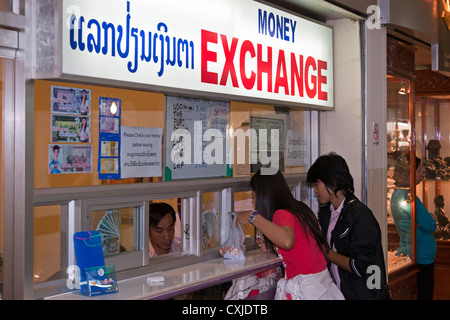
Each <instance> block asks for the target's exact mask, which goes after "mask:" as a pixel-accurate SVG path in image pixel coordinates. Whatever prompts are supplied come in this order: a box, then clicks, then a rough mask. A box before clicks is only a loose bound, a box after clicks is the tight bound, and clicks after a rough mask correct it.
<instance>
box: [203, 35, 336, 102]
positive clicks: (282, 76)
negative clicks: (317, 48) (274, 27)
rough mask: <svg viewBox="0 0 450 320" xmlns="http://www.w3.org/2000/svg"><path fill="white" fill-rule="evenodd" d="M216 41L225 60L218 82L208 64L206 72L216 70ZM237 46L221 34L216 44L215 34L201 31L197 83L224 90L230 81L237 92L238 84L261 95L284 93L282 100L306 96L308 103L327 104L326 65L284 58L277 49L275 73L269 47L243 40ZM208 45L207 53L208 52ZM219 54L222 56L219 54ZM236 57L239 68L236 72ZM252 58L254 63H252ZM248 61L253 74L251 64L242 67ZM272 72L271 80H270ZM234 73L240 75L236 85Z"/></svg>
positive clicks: (297, 57)
mask: <svg viewBox="0 0 450 320" xmlns="http://www.w3.org/2000/svg"><path fill="white" fill-rule="evenodd" d="M218 41H221V42H222V50H223V56H224V57H225V62H224V65H223V69H222V72H221V75H220V81H219V73H216V72H213V71H208V63H209V67H210V68H211V66H214V67H215V68H214V69H212V68H211V70H217V69H218V67H220V66H218V65H217V62H218V54H219V53H218V52H217V51H216V50H217V49H218V50H220V49H219V48H220V45H218V44H219V43H218ZM239 43H240V42H239V39H238V38H234V37H233V38H231V41H228V38H227V36H226V35H222V34H221V35H220V40H219V34H218V33H215V32H211V31H207V30H201V60H202V61H201V82H203V83H209V84H215V85H221V86H227V83H228V79H229V78H230V79H231V84H232V86H233V87H234V88H239V86H240V82H242V86H243V87H244V88H245V89H247V90H255V83H256V90H258V91H263V88H264V92H267V93H271V92H273V93H275V94H283V93H284V95H285V96H296V95H297V96H299V97H305V96H306V97H307V98H309V99H318V100H322V101H327V100H328V92H327V91H325V90H326V87H327V84H328V78H327V71H328V63H327V61H323V60H319V59H317V60H316V59H315V58H314V57H312V56H309V57H307V58H304V56H303V55H301V54H298V53H294V52H292V53H290V54H289V53H288V54H287V56H286V53H285V51H284V50H281V49H280V50H278V57H277V64H276V70H274V68H273V67H274V66H273V63H272V62H273V59H272V57H273V52H272V51H273V48H272V47H270V46H267V47H263V45H262V44H253V43H252V42H251V41H250V40H244V41H243V42H242V45H241V46H240V45H239ZM208 45H209V46H210V50H208ZM255 45H256V48H255ZM220 53H221V54H222V52H220ZM238 57H239V67H238V70H236V67H237V65H236V63H238V62H237V61H238V60H237V58H238ZM286 57H287V58H288V59H289V58H290V61H286ZM235 58H236V61H235ZM255 58H256V61H255V60H253V59H255ZM221 60H222V59H221ZM249 61H251V62H256V70H254V67H253V70H252V68H251V67H249V65H251V66H253V63H251V64H249V63H246V62H249ZM274 71H275V79H273V74H274ZM237 72H240V81H239V78H238V77H239V76H238V74H237ZM266 77H267V78H266ZM263 78H264V80H263ZM266 79H267V86H266V85H264V86H263V81H264V82H265V80H266ZM228 85H229V84H228ZM273 86H274V88H273ZM272 88H273V89H274V90H272ZM283 89H284V90H283ZM305 91H306V94H305Z"/></svg>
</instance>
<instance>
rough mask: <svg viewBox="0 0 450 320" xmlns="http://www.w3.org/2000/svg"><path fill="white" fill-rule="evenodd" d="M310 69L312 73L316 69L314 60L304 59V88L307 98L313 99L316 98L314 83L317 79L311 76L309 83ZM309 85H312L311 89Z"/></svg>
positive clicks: (311, 58)
mask: <svg viewBox="0 0 450 320" xmlns="http://www.w3.org/2000/svg"><path fill="white" fill-rule="evenodd" d="M310 68H312V69H313V70H314V71H315V70H316V69H317V68H316V60H314V58H313V57H308V58H307V59H306V63H305V88H306V94H307V95H308V97H309V98H311V99H313V98H314V97H315V96H316V93H317V86H316V81H317V77H316V76H314V75H311V81H309V69H310ZM309 84H312V85H313V87H312V88H311V87H310V86H309Z"/></svg>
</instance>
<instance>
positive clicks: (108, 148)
mask: <svg viewBox="0 0 450 320" xmlns="http://www.w3.org/2000/svg"><path fill="white" fill-rule="evenodd" d="M34 93H35V95H34V96H35V101H34V102H35V113H34V122H35V125H34V130H35V133H36V134H35V136H34V137H35V140H34V145H35V149H34V150H35V151H34V152H35V157H34V159H35V161H34V175H35V179H34V183H35V188H59V187H73V186H91V185H101V184H125V183H140V182H153V181H161V180H162V179H161V178H160V177H143V178H127V179H105V180H100V179H99V177H98V171H97V170H98V158H99V154H100V155H102V156H103V157H117V156H118V154H117V152H116V150H117V149H116V148H115V145H114V144H112V143H110V144H102V147H101V149H100V150H99V130H100V129H99V110H100V98H101V97H108V98H111V99H112V98H114V99H120V101H121V106H120V107H121V113H120V115H121V119H120V125H121V126H122V127H124V126H127V127H146V128H164V95H162V94H156V93H151V92H144V91H136V90H126V89H117V88H110V87H100V86H93V85H84V84H83V85H82V84H74V83H64V82H55V81H44V80H37V81H35V86H34ZM84 97H87V98H86V99H84ZM63 101H71V102H69V103H67V102H63ZM82 101H88V102H87V103H83V102H82ZM52 102H53V105H52ZM85 105H87V106H88V108H89V109H86V108H85V107H84V106H85ZM83 118H84V119H83ZM105 118H106V117H103V118H102V119H105ZM85 119H86V120H87V121H86V122H87V131H88V133H89V131H90V135H89V138H87V139H83V134H82V132H83V128H82V123H83V122H84V121H85ZM106 120H111V119H106ZM113 120H115V119H113ZM108 124H116V122H110V123H108ZM105 127H106V125H105ZM113 128H116V127H113ZM102 130H113V129H112V128H110V127H106V128H105V129H104V128H103V127H102ZM55 145H57V146H58V147H59V148H60V154H59V162H60V163H61V167H62V168H63V169H64V170H62V172H61V173H57V174H55V173H53V174H52V173H51V172H49V163H50V162H52V156H53V146H55ZM104 159H114V160H117V158H104ZM137 160H140V159H137ZM112 163H113V162H111V164H112ZM108 168H111V166H109V167H108ZM115 168H116V167H115ZM56 172H58V171H56Z"/></svg>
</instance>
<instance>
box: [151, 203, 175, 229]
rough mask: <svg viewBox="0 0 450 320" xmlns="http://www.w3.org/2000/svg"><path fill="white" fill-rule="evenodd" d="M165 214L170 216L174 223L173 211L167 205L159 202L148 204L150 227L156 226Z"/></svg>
mask: <svg viewBox="0 0 450 320" xmlns="http://www.w3.org/2000/svg"><path fill="white" fill-rule="evenodd" d="M166 214H170V215H171V216H172V219H173V222H175V221H176V216H175V210H174V209H173V208H172V206H171V205H170V204H168V203H164V202H159V203H151V204H150V224H149V225H150V226H151V225H154V226H156V225H157V224H158V223H159V222H160V221H161V219H162V218H164V216H165V215H166Z"/></svg>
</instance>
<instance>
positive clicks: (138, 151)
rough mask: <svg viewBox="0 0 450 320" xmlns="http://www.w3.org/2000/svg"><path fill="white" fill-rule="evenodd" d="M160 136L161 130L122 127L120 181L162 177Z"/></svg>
mask: <svg viewBox="0 0 450 320" xmlns="http://www.w3.org/2000/svg"><path fill="white" fill-rule="evenodd" d="M162 134H163V133H162V128H139V127H122V138H121V142H122V149H121V155H120V167H121V177H122V179H123V178H139V177H161V176H162V161H161V158H162V157H161V153H162V149H161V148H162Z"/></svg>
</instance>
